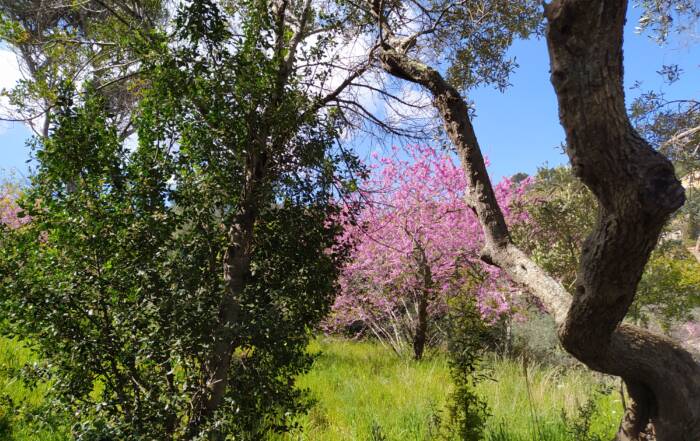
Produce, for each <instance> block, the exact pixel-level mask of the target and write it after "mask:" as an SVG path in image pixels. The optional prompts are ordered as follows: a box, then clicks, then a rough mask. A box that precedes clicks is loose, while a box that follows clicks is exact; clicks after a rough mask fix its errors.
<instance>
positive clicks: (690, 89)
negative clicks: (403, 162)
mask: <svg viewBox="0 0 700 441" xmlns="http://www.w3.org/2000/svg"><path fill="white" fill-rule="evenodd" d="M638 15H639V12H638V11H637V10H635V9H634V8H631V9H630V12H629V17H628V24H627V27H626V33H625V46H624V50H625V89H626V93H627V101H628V103H629V102H630V101H631V100H632V99H634V97H635V96H637V95H638V94H639V93H640V92H641V91H645V90H651V89H653V90H665V91H666V92H667V93H668V94H669V95H670V96H678V97H686V98H689V97H695V98H698V97H700V69H699V68H700V44H698V43H700V41H698V39H699V38H700V37H698V36H697V35H696V36H695V40H692V39H691V38H690V37H684V38H683V39H678V38H675V39H672V40H671V41H670V42H669V43H668V44H667V45H666V46H664V47H660V46H658V45H657V44H656V43H655V42H653V41H652V40H651V39H650V38H649V37H647V36H643V35H637V34H635V33H634V26H635V24H636V22H637V17H638ZM510 53H511V55H512V56H515V57H516V60H517V61H518V63H519V65H520V66H519V68H518V69H517V70H516V71H515V73H514V74H513V76H512V77H511V83H512V86H511V87H510V88H508V89H506V90H505V91H504V92H503V93H501V92H498V91H496V90H494V89H491V88H481V89H478V90H475V91H473V92H472V93H471V95H470V97H469V98H470V99H471V100H473V101H474V103H475V106H476V112H477V117H476V118H475V120H474V126H475V128H476V132H477V135H478V137H479V141H480V144H481V147H482V149H483V150H484V154H485V155H486V156H487V157H488V158H489V160H490V162H491V166H490V173H491V176H492V177H493V178H494V179H495V180H498V179H500V178H501V177H502V176H510V175H512V174H513V173H516V172H520V171H523V172H526V173H529V174H532V173H534V172H535V171H536V170H537V168H538V167H539V166H542V165H544V164H548V165H550V166H553V165H557V164H561V163H564V162H566V160H567V158H566V157H565V156H564V155H562V154H561V150H560V149H559V145H560V144H561V143H562V142H563V140H564V132H563V130H562V128H561V126H560V125H559V119H558V116H557V105H556V97H555V95H554V91H553V89H552V86H551V84H550V82H549V60H548V57H547V47H546V44H545V41H544V40H543V39H540V40H528V41H518V42H516V43H515V44H514V45H513V47H512V48H511V50H510ZM663 64H678V65H679V66H680V67H681V68H682V69H683V74H682V77H681V81H679V82H677V83H675V84H673V85H672V86H667V85H665V84H664V82H663V80H662V78H661V77H660V76H659V75H658V74H657V73H656V72H657V71H658V70H659V69H660V68H661V66H662V65H663ZM2 69H3V72H2V75H3V76H4V75H5V74H6V72H9V71H8V69H9V68H8V67H7V66H3V67H2ZM635 81H641V82H642V87H641V89H638V90H632V89H631V86H632V85H633V84H634V83H635ZM29 136H30V132H29V130H27V128H25V127H24V126H23V125H22V124H20V123H3V125H2V127H0V169H5V170H10V169H16V170H17V172H19V173H20V174H23V175H26V173H27V168H28V166H27V163H26V161H27V160H28V159H29V157H30V151H29V148H28V147H27V146H26V145H25V142H26V140H27V138H28V137H29Z"/></svg>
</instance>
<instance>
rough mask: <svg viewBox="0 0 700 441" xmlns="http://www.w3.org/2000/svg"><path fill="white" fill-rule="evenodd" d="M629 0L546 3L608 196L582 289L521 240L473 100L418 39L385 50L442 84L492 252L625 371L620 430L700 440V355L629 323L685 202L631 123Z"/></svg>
mask: <svg viewBox="0 0 700 441" xmlns="http://www.w3.org/2000/svg"><path fill="white" fill-rule="evenodd" d="M625 11H626V2H625V1H622V0H597V1H582V0H570V1H558V2H554V3H552V4H550V5H548V6H547V17H548V20H549V27H548V32H547V41H548V45H549V50H550V58H551V63H552V82H553V84H554V86H555V90H556V92H557V96H558V99H559V108H560V118H561V122H562V125H563V126H564V128H565V130H566V133H567V143H568V147H569V151H568V153H569V157H570V159H571V163H572V166H573V168H574V170H575V172H576V173H577V175H578V176H579V177H580V178H581V179H582V181H583V182H584V183H585V184H586V185H587V186H588V187H589V188H590V189H591V190H592V191H593V193H594V194H595V196H596V198H597V199H598V201H599V218H598V223H597V226H596V228H595V230H594V231H593V233H592V234H591V236H590V237H589V238H588V240H587V241H586V243H585V245H584V250H583V255H582V258H581V265H580V268H579V273H578V278H577V284H576V294H575V295H574V297H573V298H572V297H571V296H570V295H569V294H568V293H567V291H566V290H565V289H564V287H563V286H561V284H560V283H558V282H557V281H556V280H554V279H552V278H551V277H550V276H549V275H547V274H546V273H545V272H544V271H543V270H542V269H541V268H539V267H538V266H537V265H536V264H535V263H534V262H533V261H532V260H531V259H530V258H529V257H528V256H527V255H525V254H524V253H523V252H522V251H521V250H520V249H518V248H517V247H516V246H515V245H513V244H512V242H511V240H510V236H509V233H508V229H507V227H506V224H505V220H504V218H503V214H502V212H501V210H500V208H499V207H498V204H497V202H496V198H495V195H494V192H493V188H492V186H491V183H490V180H489V177H488V174H487V173H486V167H485V164H484V159H483V156H482V154H481V150H480V148H479V145H478V142H477V138H476V134H475V133H474V129H473V127H472V125H471V121H470V120H469V114H468V112H467V106H466V103H465V101H464V99H463V98H462V97H461V96H460V94H459V93H458V91H457V90H455V89H454V88H453V87H451V86H450V85H449V84H448V83H447V82H446V81H445V80H444V79H443V77H442V76H441V75H440V73H439V72H438V71H436V70H435V69H433V68H431V67H430V66H427V65H425V64H424V63H421V62H420V61H417V60H415V59H412V58H411V57H410V56H409V55H408V51H409V50H410V48H411V47H412V43H411V42H410V41H406V42H401V41H399V42H398V43H396V41H395V40H394V44H393V45H391V46H390V45H388V44H385V45H384V47H383V48H382V49H381V51H380V52H379V54H378V56H379V59H380V61H381V63H382V67H383V68H384V69H385V70H386V71H387V72H388V73H389V74H391V75H394V76H396V77H398V78H402V79H405V80H408V81H411V82H414V83H417V84H419V85H421V86H423V87H424V88H425V89H427V90H428V91H429V92H430V93H431V94H432V96H433V103H434V106H435V108H436V109H437V111H438V113H439V115H440V116H441V118H442V119H443V122H444V125H445V130H446V132H447V134H448V136H449V138H450V140H451V141H452V143H453V144H454V146H455V148H456V150H457V152H458V154H459V157H460V159H461V162H462V167H463V169H464V172H465V175H466V177H467V182H468V189H467V199H468V202H469V204H470V205H471V207H472V209H473V210H474V212H475V213H476V215H477V216H478V218H479V221H480V223H481V225H482V228H483V230H484V238H485V247H484V250H483V252H482V257H483V259H484V260H485V261H487V262H489V263H492V264H495V265H498V266H500V267H501V268H503V269H504V270H505V271H506V272H507V273H508V274H509V275H510V276H511V278H512V279H513V280H515V281H516V282H518V283H521V284H523V285H525V286H527V287H528V288H529V290H530V291H531V293H532V294H534V295H536V296H537V297H538V298H539V299H540V300H541V301H542V302H543V304H544V305H545V307H546V308H547V310H548V311H549V312H550V313H551V314H552V316H553V317H554V319H555V321H556V323H557V324H558V326H559V337H560V340H561V342H562V345H563V346H564V348H565V349H566V350H567V351H569V352H570V353H571V354H572V355H573V356H574V357H576V358H577V359H579V360H581V361H582V362H583V363H585V364H586V365H587V366H589V367H590V368H591V369H594V370H597V371H600V372H604V373H607V374H611V375H616V376H620V377H622V378H623V379H624V381H625V382H626V384H627V388H628V392H629V395H630V400H629V401H628V403H627V410H626V413H625V416H624V419H623V421H622V422H621V425H620V429H619V432H618V435H617V439H618V440H620V441H623V440H624V441H627V440H629V441H632V440H634V441H641V440H644V439H652V437H655V438H656V439H657V440H659V441H698V440H700V365H698V364H697V363H696V362H695V361H694V360H693V359H692V357H691V356H690V354H689V353H688V352H686V351H685V350H683V349H682V348H681V347H680V346H679V345H677V344H676V343H674V342H673V341H671V340H670V339H668V338H666V337H664V336H662V335H655V334H652V333H650V332H648V331H646V330H643V329H640V328H636V327H633V326H630V325H627V324H621V322H622V320H623V318H624V317H625V315H626V313H627V310H628V308H629V306H630V304H631V303H632V301H633V300H634V296H635V293H636V288H637V284H638V282H639V279H640V277H641V274H642V271H643V269H644V265H645V264H646V262H647V260H648V258H649V254H650V252H651V250H652V249H653V247H654V246H655V244H656V241H657V239H658V237H659V234H660V231H661V227H662V226H663V224H664V222H665V221H666V220H667V219H668V217H669V216H670V214H671V213H673V212H674V211H675V210H676V209H678V208H679V207H680V206H681V205H682V204H683V202H684V193H683V189H682V187H681V185H680V183H679V182H678V180H677V179H676V178H675V175H674V171H673V167H672V165H671V164H670V162H669V161H668V160H667V159H666V158H664V157H663V156H662V155H661V154H659V153H657V152H655V151H654V150H653V149H652V148H651V147H650V146H649V145H648V144H647V143H646V142H645V141H644V140H642V139H641V138H640V137H639V135H638V134H637V133H636V132H635V131H634V129H633V128H632V126H631V124H630V122H629V120H628V118H627V114H626V110H625V106H624V94H623V88H622V84H623V83H622V31H623V25H624V19H625Z"/></svg>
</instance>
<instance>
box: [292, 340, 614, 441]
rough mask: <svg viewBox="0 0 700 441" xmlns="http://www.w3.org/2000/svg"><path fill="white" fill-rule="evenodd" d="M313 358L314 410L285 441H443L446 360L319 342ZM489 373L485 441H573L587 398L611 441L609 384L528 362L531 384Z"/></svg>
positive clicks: (308, 380) (496, 361)
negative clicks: (566, 420) (573, 421)
mask: <svg viewBox="0 0 700 441" xmlns="http://www.w3.org/2000/svg"><path fill="white" fill-rule="evenodd" d="M311 351H312V352H320V355H319V357H318V359H317V361H316V363H315V365H314V367H313V369H312V370H311V371H310V372H309V373H308V374H306V375H304V376H303V377H301V378H300V379H299V385H300V386H302V387H307V388H309V389H310V390H311V393H312V395H313V396H314V397H315V398H316V400H317V404H316V405H315V406H314V407H313V408H312V410H311V411H310V412H309V414H308V415H306V416H304V417H301V418H300V419H299V423H300V424H301V426H302V428H303V430H300V431H297V432H295V433H292V434H289V435H285V436H283V437H282V438H283V439H287V440H310V441H341V440H342V441H346V440H348V441H350V440H358V441H360V440H361V441H365V440H373V437H372V436H373V435H372V427H373V426H374V427H375V432H376V430H377V428H379V430H380V432H381V434H382V435H383V436H384V437H385V438H386V439H387V440H411V441H412V440H419V441H423V440H431V439H438V437H437V432H438V426H439V424H440V421H442V422H443V424H444V423H445V421H446V420H447V419H448V415H447V414H446V410H445V405H446V398H447V396H448V394H449V392H450V391H451V387H452V386H451V380H450V377H449V369H448V364H447V360H446V358H445V357H444V356H442V355H435V356H433V357H431V358H429V359H427V360H423V361H421V362H415V361H413V360H410V359H401V358H398V357H396V356H395V355H394V354H393V353H392V352H391V351H389V350H387V349H385V348H382V347H381V346H380V345H377V344H374V343H369V342H351V341H347V340H339V339H328V338H320V339H319V340H317V341H316V342H314V344H313V345H312V347H311ZM485 366H486V367H487V368H488V369H490V372H491V376H492V378H493V380H492V381H484V382H483V383H482V384H481V385H480V386H479V392H480V393H481V394H482V396H484V397H486V398H487V401H488V403H489V406H490V411H491V417H490V418H489V420H488V426H487V431H486V432H487V433H486V434H487V439H493V440H523V441H525V440H527V441H530V440H540V439H548V440H549V439H554V440H562V441H563V440H570V439H571V437H570V435H569V434H568V433H567V432H566V428H565V427H564V425H563V420H562V412H566V413H567V414H568V415H570V416H573V415H575V414H576V413H577V411H578V408H579V406H581V405H583V404H584V403H585V402H586V401H587V400H588V399H589V398H593V399H594V400H596V404H597V406H598V411H597V412H596V415H595V417H594V420H593V429H594V432H595V433H597V434H599V435H600V436H601V438H602V439H612V438H613V434H614V432H615V429H616V428H617V425H618V423H619V421H620V413H621V409H622V407H621V404H620V399H619V394H618V393H616V392H610V393H602V392H599V390H600V389H601V388H603V387H607V388H608V389H610V388H611V387H612V384H611V380H610V379H609V378H603V377H601V376H598V375H596V374H593V373H591V372H589V371H587V370H585V369H583V368H563V367H556V366H545V365H541V364H538V363H532V362H530V363H529V366H527V373H528V379H529V381H528V382H526V381H525V367H524V366H523V363H522V361H519V360H510V359H504V358H495V357H494V358H489V359H488V360H486V362H485ZM528 388H529V393H528ZM528 397H531V400H530V399H529V398H528ZM530 403H532V406H531V405H530Z"/></svg>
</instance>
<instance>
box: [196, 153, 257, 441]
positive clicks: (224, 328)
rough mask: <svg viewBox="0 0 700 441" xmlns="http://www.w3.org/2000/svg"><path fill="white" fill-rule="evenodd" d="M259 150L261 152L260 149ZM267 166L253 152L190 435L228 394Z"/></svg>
mask: <svg viewBox="0 0 700 441" xmlns="http://www.w3.org/2000/svg"><path fill="white" fill-rule="evenodd" d="M259 145H264V144H259ZM256 151H257V152H259V151H260V149H258V150H256ZM266 167H267V156H266V154H265V153H260V152H259V153H252V154H251V157H250V158H249V159H248V161H247V164H246V184H245V186H244V190H243V196H244V197H243V198H242V203H241V207H240V212H239V214H238V216H236V219H235V221H234V222H233V224H232V226H231V228H230V230H229V233H228V237H229V243H228V246H227V248H226V250H225V253H224V259H223V272H224V274H223V276H224V284H225V291H224V295H223V296H222V298H221V300H220V303H219V313H218V320H217V322H216V324H215V326H214V327H213V330H212V332H213V342H212V348H211V350H210V352H209V355H208V358H207V360H206V361H205V362H204V364H203V366H202V378H203V380H204V381H205V384H204V385H203V387H202V389H201V391H200V393H199V394H198V395H196V396H194V398H193V400H192V403H191V409H192V410H191V416H190V419H189V422H188V425H187V438H188V439H191V438H194V437H195V436H197V435H198V434H199V433H200V431H201V427H202V425H203V424H204V423H205V422H206V421H207V420H208V419H210V418H211V417H212V415H213V414H214V412H215V411H216V410H217V409H218V408H219V406H220V405H221V402H222V401H223V399H224V396H225V394H226V388H227V386H228V380H229V378H228V373H229V369H230V367H231V360H232V357H233V353H234V351H235V350H236V348H237V347H238V346H239V342H238V335H239V333H240V331H239V330H237V329H236V326H237V325H238V324H239V322H240V315H241V299H242V295H243V291H244V290H245V288H246V283H247V278H248V275H249V273H250V261H251V253H252V245H253V228H254V226H255V221H256V219H257V215H258V209H257V207H258V202H257V201H258V198H259V197H260V194H259V193H260V192H261V191H262V186H263V185H264V184H263V181H264V178H265V173H266Z"/></svg>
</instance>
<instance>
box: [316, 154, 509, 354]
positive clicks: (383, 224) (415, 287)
mask: <svg viewBox="0 0 700 441" xmlns="http://www.w3.org/2000/svg"><path fill="white" fill-rule="evenodd" d="M370 171H371V173H370V176H369V177H368V179H366V180H364V181H363V182H362V183H361V184H360V189H359V190H358V192H357V193H356V194H355V195H354V197H356V198H360V199H362V201H363V202H364V206H363V209H362V211H361V212H360V215H359V216H358V218H357V219H356V223H355V224H354V225H351V226H350V227H349V228H348V229H347V231H346V233H345V234H346V236H347V238H348V240H349V241H350V242H352V243H354V244H355V247H354V249H353V251H352V253H351V255H350V259H351V260H350V262H349V263H348V264H347V265H346V266H345V267H344V269H343V272H342V276H341V279H340V286H341V292H340V294H339V296H338V298H337V299H336V301H335V306H334V311H333V316H332V317H331V318H330V319H329V320H328V325H329V326H330V327H331V329H335V330H338V329H339V328H342V327H344V326H350V325H352V324H354V323H355V322H358V321H359V322H361V323H362V324H363V325H364V326H366V327H367V328H369V331H370V332H371V333H372V334H373V335H374V336H376V337H377V338H378V339H379V340H380V341H382V342H388V343H389V344H390V345H391V347H392V348H393V349H394V350H395V351H396V352H397V353H400V352H402V351H403V350H404V347H405V342H406V341H409V342H410V343H411V345H412V350H413V355H414V358H416V359H420V358H421V357H422V356H423V352H424V350H425V346H426V344H429V343H430V340H431V338H433V337H435V336H436V332H435V325H436V323H435V322H436V320H438V319H439V318H440V317H443V316H445V313H446V310H447V303H448V299H449V298H450V297H453V296H455V295H458V294H461V293H462V287H463V286H465V285H467V284H468V283H469V279H470V278H474V277H475V276H477V275H478V276H483V277H479V278H481V279H483V280H482V282H483V283H482V284H481V285H480V286H479V287H478V289H475V290H474V292H472V293H470V294H471V295H475V296H476V297H477V298H476V300H477V303H478V307H479V309H480V311H481V314H482V316H484V317H485V318H487V319H494V318H496V317H498V316H499V315H500V314H503V313H505V312H507V311H508V309H509V304H508V301H507V300H506V296H507V294H506V291H507V290H508V287H507V284H506V283H505V282H503V281H499V279H501V277H500V276H501V274H500V273H499V272H498V271H497V270H496V269H495V268H493V267H491V268H484V267H483V266H482V265H481V263H480V260H479V250H480V248H481V246H482V242H483V237H482V234H481V229H480V228H479V224H478V221H477V219H476V217H475V216H474V215H473V213H472V212H471V210H470V209H469V206H468V205H467V204H466V202H465V200H464V195H465V191H466V181H465V180H464V174H463V173H462V171H461V170H460V169H459V167H457V166H456V165H455V164H454V161H453V158H452V156H451V155H450V154H448V153H438V152H437V151H436V150H435V149H433V148H430V147H425V146H419V145H411V146H407V147H406V148H404V149H398V148H394V149H392V151H391V153H390V154H388V155H387V156H383V157H379V155H378V154H376V153H375V154H373V162H372V163H371V165H370ZM520 188H522V187H517V188H516V186H515V185H514V184H512V183H511V182H510V181H509V180H504V181H502V182H501V183H499V185H498V186H497V187H496V192H497V194H498V200H499V203H500V204H501V206H503V207H504V210H505V211H506V212H509V210H508V207H509V205H510V203H511V202H512V199H514V198H517V197H518V196H519V193H520V192H519V189H520Z"/></svg>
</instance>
